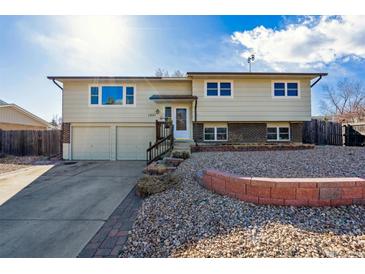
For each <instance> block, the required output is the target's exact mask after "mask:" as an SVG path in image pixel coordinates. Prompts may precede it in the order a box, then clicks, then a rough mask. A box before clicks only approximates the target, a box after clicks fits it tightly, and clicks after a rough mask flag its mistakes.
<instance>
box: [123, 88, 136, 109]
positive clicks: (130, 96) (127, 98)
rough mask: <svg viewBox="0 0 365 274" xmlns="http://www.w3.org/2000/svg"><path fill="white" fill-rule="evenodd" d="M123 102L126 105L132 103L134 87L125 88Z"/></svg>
mask: <svg viewBox="0 0 365 274" xmlns="http://www.w3.org/2000/svg"><path fill="white" fill-rule="evenodd" d="M125 103H126V104H127V105H134V87H127V88H126V95H125Z"/></svg>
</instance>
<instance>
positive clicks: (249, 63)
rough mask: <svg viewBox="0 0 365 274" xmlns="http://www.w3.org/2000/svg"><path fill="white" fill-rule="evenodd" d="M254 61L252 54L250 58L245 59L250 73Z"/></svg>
mask: <svg viewBox="0 0 365 274" xmlns="http://www.w3.org/2000/svg"><path fill="white" fill-rule="evenodd" d="M254 61H255V54H252V55H251V56H250V57H248V58H247V63H248V66H249V71H250V72H251V63H253V62H254Z"/></svg>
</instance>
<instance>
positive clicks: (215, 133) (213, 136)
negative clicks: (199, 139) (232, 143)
mask: <svg viewBox="0 0 365 274" xmlns="http://www.w3.org/2000/svg"><path fill="white" fill-rule="evenodd" d="M204 141H227V128H226V127H206V128H204Z"/></svg>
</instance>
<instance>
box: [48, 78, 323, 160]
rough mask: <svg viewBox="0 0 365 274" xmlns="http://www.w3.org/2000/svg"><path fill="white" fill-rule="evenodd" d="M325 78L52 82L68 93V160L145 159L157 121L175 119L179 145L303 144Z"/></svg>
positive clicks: (65, 153)
mask: <svg viewBox="0 0 365 274" xmlns="http://www.w3.org/2000/svg"><path fill="white" fill-rule="evenodd" d="M325 75H327V74H326V73H266V72H260V73H241V72H188V73H187V75H186V77H179V78H176V77H123V76H118V77H103V76H98V77H73V76H72V77H70V76H49V77H48V78H49V79H51V80H52V81H53V82H54V83H55V84H56V85H57V86H58V87H60V88H61V89H62V90H63V92H62V102H63V105H62V109H63V132H64V133H63V134H64V135H63V157H64V158H65V159H75V160H76V159H88V160H89V159H92V160H145V159H146V149H147V148H148V146H149V142H152V143H154V142H155V140H156V128H155V121H156V120H160V119H164V118H169V119H172V121H173V124H174V136H175V139H176V140H193V141H195V142H196V143H198V144H199V143H271V142H298V143H300V142H302V125H303V122H304V121H309V120H310V119H311V86H313V85H314V84H316V83H317V82H318V81H319V80H320V79H321V78H322V76H325ZM316 78H317V79H316ZM312 81H313V82H312ZM60 82H61V83H62V84H63V86H61V84H60Z"/></svg>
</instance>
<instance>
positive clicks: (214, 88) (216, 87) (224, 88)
mask: <svg viewBox="0 0 365 274" xmlns="http://www.w3.org/2000/svg"><path fill="white" fill-rule="evenodd" d="M206 96H209V97H219V96H222V97H231V96H232V82H228V81H227V82H224V81H223V82H220V81H209V82H206Z"/></svg>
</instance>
